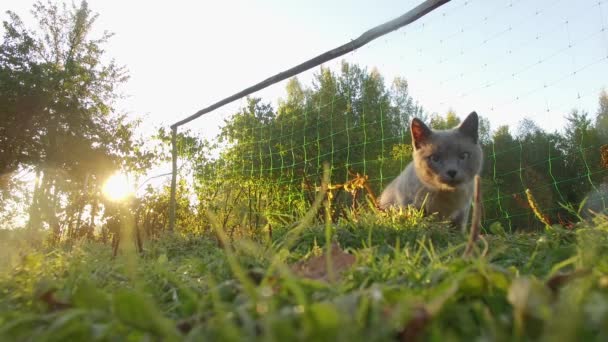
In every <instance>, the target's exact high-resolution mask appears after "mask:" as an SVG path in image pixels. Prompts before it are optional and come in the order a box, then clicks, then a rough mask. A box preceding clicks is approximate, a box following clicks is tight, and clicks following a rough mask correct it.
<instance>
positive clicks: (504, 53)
mask: <svg viewBox="0 0 608 342" xmlns="http://www.w3.org/2000/svg"><path fill="white" fill-rule="evenodd" d="M420 2H422V0H405V1H404V0H401V1H397V0H375V1H362V0H333V1H331V2H328V1H324V0H307V1H281V0H256V1H251V0H222V1H125V0H121V1H117V0H90V1H89V6H90V8H91V9H92V10H93V11H94V12H97V13H99V14H100V16H99V19H98V21H97V24H96V28H97V29H100V30H109V31H111V32H114V33H115V34H116V35H115V36H114V37H113V38H112V39H111V41H110V44H108V45H107V46H106V51H107V54H108V56H110V57H113V58H115V59H116V61H117V62H118V63H119V64H122V65H125V66H126V67H127V68H128V70H129V73H130V75H131V79H130V80H129V81H128V83H127V84H126V85H125V86H124V88H123V91H124V93H125V94H126V95H128V98H126V99H125V100H124V101H121V102H120V103H119V105H118V108H119V109H121V110H124V111H127V112H128V113H131V114H132V115H133V116H134V117H142V116H143V117H144V118H145V120H144V127H143V129H144V131H145V132H149V133H151V132H152V131H153V129H154V128H155V127H159V126H161V125H165V126H168V125H170V124H171V123H173V122H175V121H178V120H180V119H182V118H185V117H187V116H189V115H191V114H193V113H194V112H196V111H197V110H199V109H202V108H204V107H206V106H208V105H210V104H212V103H213V102H216V101H218V100H220V99H222V98H224V97H227V96H229V95H232V94H233V93H235V92H237V91H240V90H241V89H243V88H245V87H248V86H250V85H252V84H254V83H257V82H259V81H261V80H262V79H265V78H267V77H269V76H271V75H273V74H275V73H277V72H279V71H283V70H285V69H287V68H290V67H292V66H294V65H295V64H298V63H300V62H303V61H305V60H307V59H309V58H311V57H313V56H316V55H318V54H320V53H322V52H325V51H326V50H329V49H331V48H334V47H336V46H338V45H341V44H343V43H345V42H347V41H349V40H351V39H354V38H356V37H358V36H359V35H360V34H361V33H363V32H364V31H365V30H367V29H369V28H371V27H373V26H376V25H378V24H380V23H383V22H385V21H387V20H390V19H393V18H394V17H396V16H399V15H401V14H403V13H405V12H406V11H408V10H409V9H411V8H413V7H414V6H416V5H417V4H419V3H420ZM32 4H33V1H29V0H28V1H24V0H4V1H3V2H2V7H1V8H0V10H3V12H4V10H12V11H15V12H17V13H18V14H19V15H20V16H21V17H22V18H23V19H24V20H25V21H26V23H28V22H31V21H30V19H29V18H30V16H29V10H30V9H31V8H32ZM6 18H7V17H6V15H5V14H3V15H2V19H3V20H6ZM0 30H1V29H0ZM2 33H3V32H2ZM344 59H346V60H347V61H349V62H354V63H358V64H359V65H360V66H362V67H367V68H370V69H371V68H373V67H376V68H378V70H379V71H380V73H381V74H382V75H384V76H385V80H386V81H387V83H390V81H392V79H393V78H394V77H395V76H403V77H405V78H406V79H407V80H408V82H409V84H410V88H411V95H412V96H413V98H414V99H415V100H417V101H418V102H419V103H420V104H421V105H422V106H423V107H424V108H425V109H426V110H427V111H428V112H429V113H433V112H436V113H441V114H444V113H446V112H447V111H448V109H450V108H452V109H454V110H455V111H456V113H457V114H458V115H459V116H461V117H462V116H464V115H466V114H468V113H469V112H470V111H472V110H476V111H477V112H478V113H479V114H481V115H482V116H485V117H487V118H489V119H490V122H491V125H492V128H496V127H498V125H502V124H508V125H509V126H510V127H511V128H512V132H514V131H515V130H516V127H517V123H518V122H519V121H520V120H521V119H522V118H524V117H529V118H532V119H533V120H534V121H536V122H537V123H538V124H539V125H540V126H541V127H543V128H544V129H546V130H548V131H553V130H555V129H560V128H561V127H562V126H563V124H564V122H565V120H564V119H563V117H564V115H565V114H566V113H568V112H569V111H570V110H572V109H574V108H578V109H581V110H585V111H588V112H589V113H590V114H595V112H596V110H597V106H598V105H597V103H598V94H599V92H600V90H601V89H602V88H603V87H607V86H608V0H580V1H571V0H550V1H547V0H513V1H505V0H468V1H465V0H453V1H451V2H450V3H448V4H446V5H444V6H442V7H441V8H439V9H438V10H436V11H434V12H432V13H430V14H429V15H427V16H425V17H424V18H422V19H420V20H419V21H417V22H415V23H414V24H412V25H410V26H408V27H406V28H404V29H401V30H398V31H396V32H393V33H391V34H389V35H387V36H384V37H381V38H379V39H377V40H376V41H374V42H372V43H370V44H368V45H367V46H365V47H363V48H361V49H359V50H357V51H356V52H354V53H350V54H348V55H346V56H345V57H344ZM338 63H339V60H336V61H334V62H330V63H328V64H327V66H330V67H333V66H337V65H338ZM317 70H318V68H315V69H314V70H313V72H316V71H317ZM311 74H312V73H311V72H307V73H305V74H303V75H301V76H299V78H300V80H301V81H303V83H304V84H306V85H310V77H311ZM284 84H285V83H284V82H282V83H280V84H278V85H275V86H271V87H270V88H268V89H267V90H264V91H262V92H259V93H257V94H255V96H260V97H262V98H263V99H264V100H266V101H271V102H272V103H273V104H275V105H276V101H277V99H278V98H279V97H281V96H284V94H285V93H284ZM243 103H244V102H243V101H236V103H235V104H233V105H230V106H227V107H224V108H222V109H219V110H217V111H216V112H214V113H212V114H209V115H207V116H203V117H201V118H199V119H198V120H196V121H194V122H191V123H190V124H188V125H186V126H185V127H186V128H190V129H193V130H195V131H197V132H201V134H202V135H204V136H214V135H215V133H217V127H218V126H219V125H220V124H221V122H222V119H223V118H225V117H227V115H229V114H230V113H233V112H234V111H235V109H236V108H238V107H239V106H240V105H242V104H243Z"/></svg>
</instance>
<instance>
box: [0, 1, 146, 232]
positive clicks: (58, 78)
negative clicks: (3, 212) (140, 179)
mask: <svg viewBox="0 0 608 342" xmlns="http://www.w3.org/2000/svg"><path fill="white" fill-rule="evenodd" d="M7 13H8V20H6V21H4V22H3V25H4V28H5V35H4V37H3V41H2V44H1V45H0V70H1V72H0V87H1V89H0V94H1V95H0V109H1V110H0V122H2V125H0V174H2V175H3V176H4V177H11V175H13V174H14V173H15V172H16V171H19V170H24V169H25V170H29V171H30V172H33V173H35V174H36V176H37V177H36V178H37V179H38V181H37V182H36V185H35V187H34V189H33V197H32V202H31V205H30V225H31V226H35V227H38V226H40V224H45V225H47V226H50V227H51V228H52V229H53V230H54V231H55V232H56V233H57V234H59V233H60V232H61V231H73V230H77V229H78V225H80V224H81V221H82V216H83V212H84V211H85V210H84V209H85V206H89V207H90V208H89V212H90V215H92V216H93V217H94V216H95V215H96V213H97V212H99V211H98V210H99V207H98V206H99V204H100V203H101V199H100V198H99V188H100V186H101V183H102V182H103V181H104V179H105V178H106V177H107V176H108V175H109V174H110V173H112V172H114V171H115V170H116V169H117V168H120V167H121V166H123V167H128V166H129V165H130V166H131V167H133V168H139V167H145V166H147V165H149V161H150V158H151V156H150V155H149V154H148V153H146V152H144V151H143V150H142V149H141V148H140V146H141V142H138V141H136V140H135V139H134V137H133V128H134V126H135V125H136V124H137V123H136V122H129V121H128V120H127V119H126V116H125V115H120V114H116V113H115V111H114V108H113V105H114V103H115V100H116V99H117V98H118V96H119V94H118V93H117V92H116V87H117V86H118V85H119V84H120V83H122V82H124V81H126V79H127V75H126V70H125V69H124V68H123V67H119V66H117V65H116V64H115V62H114V61H112V60H111V61H109V62H106V61H107V58H106V56H105V53H104V49H103V45H104V44H105V43H106V42H107V41H108V39H109V38H110V37H111V34H110V33H107V32H105V33H103V34H102V35H101V37H98V38H91V34H92V29H93V25H94V24H95V21H96V19H97V15H96V14H94V13H93V12H92V11H91V10H90V9H89V7H88V4H87V2H86V1H82V2H81V3H80V4H79V5H72V6H71V7H68V6H67V5H65V4H63V5H58V4H55V3H52V2H51V1H48V2H46V3H43V2H37V3H35V5H34V8H33V12H32V13H33V15H34V18H35V20H36V23H37V27H35V28H34V29H28V28H26V27H25V25H24V24H23V22H22V21H21V20H20V18H19V16H18V15H17V14H15V13H13V12H10V11H9V12H7ZM92 221H93V220H91V222H92Z"/></svg>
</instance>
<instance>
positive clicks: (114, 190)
mask: <svg viewBox="0 0 608 342" xmlns="http://www.w3.org/2000/svg"><path fill="white" fill-rule="evenodd" d="M133 193H134V190H133V186H132V185H131V183H130V182H129V177H127V175H125V174H123V173H116V174H114V175H113V176H111V177H110V178H108V180H107V181H106V183H105V184H104V185H103V194H104V195H105V196H106V197H107V198H109V199H110V200H112V201H122V200H124V199H126V198H127V197H129V196H131V195H132V194H133Z"/></svg>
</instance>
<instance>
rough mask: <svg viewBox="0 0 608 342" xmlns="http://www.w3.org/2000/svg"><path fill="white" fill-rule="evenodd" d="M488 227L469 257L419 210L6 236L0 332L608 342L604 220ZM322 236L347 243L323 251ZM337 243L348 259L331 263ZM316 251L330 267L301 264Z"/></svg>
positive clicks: (459, 238) (118, 337) (63, 336)
mask: <svg viewBox="0 0 608 342" xmlns="http://www.w3.org/2000/svg"><path fill="white" fill-rule="evenodd" d="M494 228H495V229H494V230H496V231H498V232H499V233H497V234H491V235H485V241H486V243H487V246H485V245H484V242H483V241H480V242H478V244H477V245H476V247H475V249H474V250H473V254H472V256H471V257H469V258H463V257H462V253H463V250H464V247H465V244H466V241H467V239H466V237H465V236H463V235H461V234H460V233H459V232H456V231H454V230H452V229H450V228H448V227H447V226H445V225H443V224H441V223H437V222H433V221H432V220H429V219H423V218H420V217H417V216H415V215H414V216H403V215H380V216H378V215H377V214H364V215H361V216H359V217H358V218H357V219H356V220H349V221H344V222H340V223H338V224H335V225H330V226H326V225H316V224H312V223H311V224H303V225H300V226H299V228H298V231H299V233H298V234H297V235H296V236H294V235H293V234H292V233H289V231H293V227H292V228H290V227H283V228H278V227H277V228H274V230H273V237H272V239H264V238H258V239H252V240H247V239H239V240H237V241H234V242H230V241H227V240H224V241H223V242H224V243H222V244H220V243H218V239H216V238H209V237H193V236H190V237H189V236H178V235H167V236H165V237H163V238H161V239H159V240H156V241H147V242H146V244H145V249H144V252H143V253H142V255H136V254H135V252H134V251H133V249H132V248H130V246H128V245H125V246H123V247H124V248H123V249H122V250H121V252H120V253H119V255H118V257H117V258H115V259H113V258H112V251H111V247H110V246H108V245H102V244H99V243H92V242H84V241H83V242H80V243H76V244H73V245H72V246H62V247H60V248H57V247H56V248H47V247H44V244H43V243H41V240H40V238H38V239H37V240H36V241H37V242H32V236H23V235H24V234H26V233H25V232H20V231H12V232H5V233H3V234H4V235H5V236H4V237H3V242H2V244H3V246H2V247H6V248H10V247H11V246H18V249H15V250H12V251H11V252H6V255H11V256H12V258H11V259H9V258H6V259H5V261H4V262H3V265H2V267H1V268H0V291H1V293H0V340H2V341H5V340H6V341H139V340H145V341H182V340H186V341H199V340H220V341H232V340H234V341H242V340H268V341H288V340H302V341H311V340H314V341H387V340H388V341H391V340H404V341H405V340H408V341H409V340H429V341H450V340H454V341H462V340H466V341H470V340H481V341H512V340H547V341H583V340H584V341H606V340H608V220H606V219H598V220H596V222H594V223H593V224H586V225H585V224H581V225H580V226H579V227H577V228H576V229H574V230H565V229H562V228H560V227H557V226H555V227H548V228H547V229H546V230H545V231H544V232H540V233H527V234H505V233H500V229H496V228H497V227H494ZM498 228H499V227H498ZM328 237H329V238H330V239H331V240H332V241H335V242H337V243H338V244H339V245H340V247H341V249H340V250H338V254H334V253H332V254H327V253H324V252H325V251H326V250H328V249H325V247H328V248H329V244H326V241H327V238H328ZM224 238H225V237H222V234H219V239H220V240H222V239H224ZM288 241H292V242H293V243H291V244H288V243H287V242H288ZM221 245H223V246H224V247H220V246H221ZM5 250H6V249H5ZM342 250H344V251H346V253H348V254H349V255H354V257H355V262H354V264H353V263H346V264H340V263H337V262H335V261H336V260H333V261H332V258H335V259H337V258H340V257H342V256H343V254H344V252H342ZM340 253H341V254H340ZM315 257H324V258H325V259H324V260H326V261H327V264H326V265H328V266H331V267H328V268H327V269H321V273H323V272H331V273H332V274H333V277H325V278H323V279H321V277H306V276H302V275H301V274H300V273H298V270H297V269H296V268H295V267H294V266H293V265H294V264H296V263H298V262H299V263H300V265H304V266H306V263H307V262H310V264H309V265H308V266H310V267H313V266H312V260H313V259H314V258H315ZM349 260H350V259H349ZM317 266H318V265H317ZM324 279H331V280H329V281H328V280H324Z"/></svg>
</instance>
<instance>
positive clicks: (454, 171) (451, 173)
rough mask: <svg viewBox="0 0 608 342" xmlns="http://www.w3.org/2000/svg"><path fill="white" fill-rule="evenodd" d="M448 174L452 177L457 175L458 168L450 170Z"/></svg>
mask: <svg viewBox="0 0 608 342" xmlns="http://www.w3.org/2000/svg"><path fill="white" fill-rule="evenodd" d="M448 176H450V177H451V178H454V177H456V170H448Z"/></svg>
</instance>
